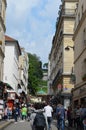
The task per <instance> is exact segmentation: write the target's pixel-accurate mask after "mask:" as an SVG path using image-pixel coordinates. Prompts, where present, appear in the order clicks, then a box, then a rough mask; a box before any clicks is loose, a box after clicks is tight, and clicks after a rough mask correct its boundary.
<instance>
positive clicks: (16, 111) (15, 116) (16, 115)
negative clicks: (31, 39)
mask: <svg viewBox="0 0 86 130" xmlns="http://www.w3.org/2000/svg"><path fill="white" fill-rule="evenodd" d="M13 116H14V120H15V122H17V121H18V116H19V107H18V106H14V108H13Z"/></svg>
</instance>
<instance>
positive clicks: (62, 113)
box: [56, 104, 65, 130]
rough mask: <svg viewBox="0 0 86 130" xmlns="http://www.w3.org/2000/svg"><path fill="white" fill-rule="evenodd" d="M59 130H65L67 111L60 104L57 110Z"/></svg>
mask: <svg viewBox="0 0 86 130" xmlns="http://www.w3.org/2000/svg"><path fill="white" fill-rule="evenodd" d="M56 115H57V128H58V130H65V122H64V121H65V109H64V107H63V105H62V104H58V105H57V108H56Z"/></svg>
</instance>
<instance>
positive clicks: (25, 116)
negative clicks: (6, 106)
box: [21, 105, 27, 120]
mask: <svg viewBox="0 0 86 130" xmlns="http://www.w3.org/2000/svg"><path fill="white" fill-rule="evenodd" d="M21 115H22V120H26V118H27V107H26V105H23V106H22V109H21Z"/></svg>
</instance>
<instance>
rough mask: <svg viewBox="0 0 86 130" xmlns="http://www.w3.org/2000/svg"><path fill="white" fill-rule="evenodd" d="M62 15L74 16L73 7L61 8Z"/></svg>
mask: <svg viewBox="0 0 86 130" xmlns="http://www.w3.org/2000/svg"><path fill="white" fill-rule="evenodd" d="M62 16H66V17H75V9H63V11H62Z"/></svg>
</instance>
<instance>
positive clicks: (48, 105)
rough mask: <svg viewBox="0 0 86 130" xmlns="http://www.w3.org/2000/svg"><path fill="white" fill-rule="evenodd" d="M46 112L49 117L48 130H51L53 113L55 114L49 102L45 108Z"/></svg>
mask: <svg viewBox="0 0 86 130" xmlns="http://www.w3.org/2000/svg"><path fill="white" fill-rule="evenodd" d="M44 111H45V115H46V117H47V122H48V130H50V129H51V123H52V112H53V108H52V107H51V105H50V103H49V102H48V103H47V105H46V106H45V107H44Z"/></svg>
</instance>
